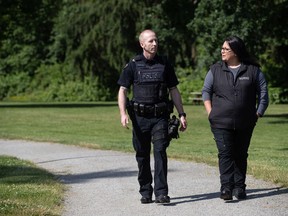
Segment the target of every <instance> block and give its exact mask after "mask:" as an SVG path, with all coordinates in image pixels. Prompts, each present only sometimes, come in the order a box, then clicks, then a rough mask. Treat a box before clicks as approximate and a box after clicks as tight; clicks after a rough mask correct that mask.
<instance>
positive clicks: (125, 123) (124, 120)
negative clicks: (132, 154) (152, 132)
mask: <svg viewBox="0 0 288 216" xmlns="http://www.w3.org/2000/svg"><path fill="white" fill-rule="evenodd" d="M128 123H129V117H128V115H127V114H123V115H121V124H122V126H123V127H125V128H127V129H129V127H128Z"/></svg>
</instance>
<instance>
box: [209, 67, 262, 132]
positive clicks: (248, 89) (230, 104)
mask: <svg viewBox="0 0 288 216" xmlns="http://www.w3.org/2000/svg"><path fill="white" fill-rule="evenodd" d="M210 69H211V72H212V74H213V98H212V111H211V113H210V115H209V120H210V123H211V126H212V127H215V128H227V129H239V128H247V127H253V126H255V122H256V88H257V87H256V79H257V76H258V74H259V69H258V67H255V66H252V65H242V66H241V67H240V69H239V72H238V75H237V78H236V80H235V82H234V78H233V74H232V73H231V72H229V69H228V68H227V66H226V65H225V64H224V63H223V62H221V63H217V64H215V65H213V66H212V67H211V68H210Z"/></svg>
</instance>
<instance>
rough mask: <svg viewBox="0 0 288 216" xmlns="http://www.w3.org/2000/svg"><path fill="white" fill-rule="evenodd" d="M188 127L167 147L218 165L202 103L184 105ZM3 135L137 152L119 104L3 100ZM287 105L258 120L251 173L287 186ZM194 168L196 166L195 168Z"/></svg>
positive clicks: (0, 134)
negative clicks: (37, 102)
mask: <svg viewBox="0 0 288 216" xmlns="http://www.w3.org/2000/svg"><path fill="white" fill-rule="evenodd" d="M185 111H186V113H187V120H188V129H187V131H186V132H184V133H180V139H177V140H173V141H172V142H171V144H170V146H169V148H168V155H169V157H170V158H176V159H181V160H190V161H196V162H204V163H207V164H209V165H213V166H217V149H216V145H215V142H214V140H213V137H212V133H211V131H210V127H209V123H208V120H207V114H206V112H205V110H204V107H203V106H191V105H185ZM0 121H1V124H0V138H7V139H26V140H34V141H49V142H57V143H63V144H73V145H81V146H85V147H90V148H96V149H112V150H118V151H126V152H133V148H132V144H131V137H132V136H131V123H130V129H129V130H128V129H125V128H123V127H122V126H121V124H120V116H119V111H118V107H117V105H116V103H104V104H103V103H101V104H100V103H88V104H42V105H41V104H40V105H37V104H5V103H1V104H0ZM287 131H288V105H270V106H269V108H268V110H267V112H266V116H265V117H263V118H261V119H260V120H259V122H258V123H257V126H256V128H255V130H254V134H253V137H252V141H251V145H250V149H249V161H248V173H249V174H252V175H254V176H255V177H257V178H261V179H264V180H268V181H271V182H274V183H278V184H280V185H281V186H285V187H287V186H288V154H287V153H288V141H287V133H288V132H287ZM191 172H193V171H191Z"/></svg>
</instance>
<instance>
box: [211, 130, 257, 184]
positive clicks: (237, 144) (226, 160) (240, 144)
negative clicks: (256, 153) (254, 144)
mask: <svg viewBox="0 0 288 216" xmlns="http://www.w3.org/2000/svg"><path fill="white" fill-rule="evenodd" d="M253 129H254V127H253V128H247V129H240V130H229V129H219V128H211V131H212V133H213V134H214V139H215V141H216V145H217V148H218V161H219V171H220V183H221V188H220V190H223V189H224V188H228V189H230V190H233V189H234V188H242V189H244V190H245V188H246V184H245V181H246V172H247V158H248V148H249V145H250V140H251V137H252V133H253Z"/></svg>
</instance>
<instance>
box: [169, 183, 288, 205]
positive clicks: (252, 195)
mask: <svg viewBox="0 0 288 216" xmlns="http://www.w3.org/2000/svg"><path fill="white" fill-rule="evenodd" d="M246 192H247V199H246V200H251V199H260V198H263V197H270V196H277V195H281V194H288V188H279V187H276V188H266V189H265V188H264V189H249V190H247V191H246ZM219 195H220V192H215V193H206V194H197V195H191V196H184V197H173V198H171V201H172V202H171V203H169V204H164V205H165V206H175V205H178V204H183V203H189V202H196V201H201V200H210V199H215V198H217V199H220V198H219ZM174 200H176V202H174ZM177 200H181V201H177ZM243 201H245V200H237V199H236V200H231V201H226V202H227V203H238V202H243Z"/></svg>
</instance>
